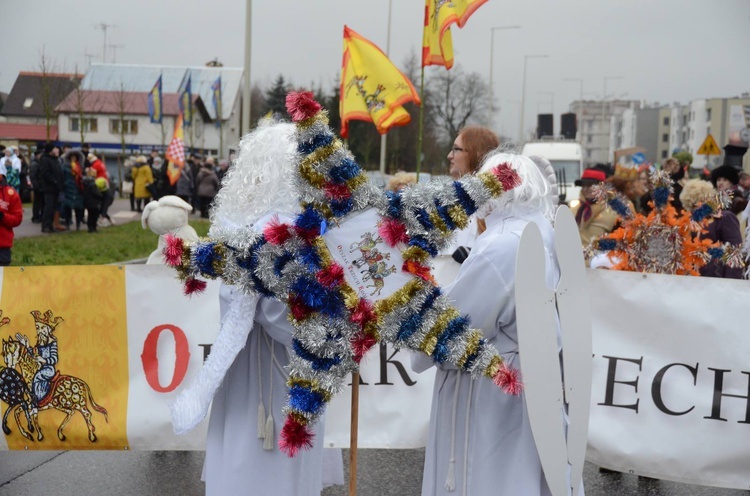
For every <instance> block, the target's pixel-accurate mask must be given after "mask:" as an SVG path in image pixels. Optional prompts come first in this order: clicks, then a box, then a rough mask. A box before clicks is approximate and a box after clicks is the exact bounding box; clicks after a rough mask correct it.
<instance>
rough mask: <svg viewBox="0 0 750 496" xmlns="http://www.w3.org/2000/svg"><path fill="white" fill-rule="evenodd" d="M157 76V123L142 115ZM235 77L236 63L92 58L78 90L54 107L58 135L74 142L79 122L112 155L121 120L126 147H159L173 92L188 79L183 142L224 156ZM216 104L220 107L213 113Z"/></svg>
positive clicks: (170, 125)
mask: <svg viewBox="0 0 750 496" xmlns="http://www.w3.org/2000/svg"><path fill="white" fill-rule="evenodd" d="M159 77H161V78H162V106H163V115H164V118H163V119H162V124H161V125H160V124H152V123H151V122H150V119H149V115H148V94H149V92H150V91H151V89H152V88H153V86H154V84H155V83H156V81H157V79H158V78H159ZM219 77H220V78H221V100H220V102H218V105H214V91H213V88H212V87H213V86H214V83H215V82H216V81H217V80H218V79H219ZM241 80H242V69H241V68H231V67H174V66H152V65H130V64H92V65H91V67H90V68H89V70H88V71H87V72H86V75H85V77H84V78H83V81H82V82H81V85H80V91H75V92H73V93H71V94H70V95H68V97H67V98H66V99H65V101H63V102H62V103H61V104H60V105H58V107H57V110H58V112H59V122H58V127H59V136H60V138H59V139H60V140H61V141H71V142H73V143H76V142H80V140H81V137H80V134H81V133H80V129H81V126H83V127H84V130H85V133H84V134H85V141H86V142H87V143H89V145H90V146H91V147H92V148H94V149H96V150H100V151H102V152H104V153H105V154H108V155H115V154H118V153H120V151H121V150H122V135H121V133H120V126H122V128H123V129H124V130H125V147H126V149H127V150H128V151H127V153H142V152H147V151H150V150H152V149H157V150H163V149H164V147H165V145H169V141H170V139H171V138H172V133H173V129H174V121H175V119H176V117H177V115H178V114H179V105H178V95H179V94H181V93H182V92H183V91H184V89H185V87H186V86H187V84H188V82H190V88H191V94H192V96H193V104H194V105H193V106H194V108H193V117H194V119H193V122H192V124H191V125H190V126H186V127H185V128H184V133H185V145H186V146H187V147H188V148H189V149H194V150H195V151H199V152H202V153H204V154H211V155H217V156H220V157H226V156H228V150H229V149H230V148H233V147H235V145H236V143H237V142H238V141H239V138H240V136H239V133H240V89H241ZM217 106H218V107H219V108H220V110H221V115H220V116H218V118H217ZM121 121H122V124H121ZM219 123H220V125H219ZM163 133H165V134H163Z"/></svg>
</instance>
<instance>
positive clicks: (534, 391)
mask: <svg viewBox="0 0 750 496" xmlns="http://www.w3.org/2000/svg"><path fill="white" fill-rule="evenodd" d="M545 263H546V256H545V252H544V244H543V242H542V234H541V232H540V231H539V227H537V225H536V224H534V223H529V224H528V225H527V226H526V228H525V229H524V231H523V235H522V236H521V242H520V245H519V247H518V257H517V258H516V319H517V326H518V348H519V355H520V361H521V374H522V378H523V383H524V391H525V395H526V407H527V410H528V414H529V422H530V424H531V432H532V434H533V435H534V443H535V444H536V447H537V452H538V453H539V459H540V461H541V463H542V469H543V470H544V474H545V477H546V479H547V484H548V485H549V488H550V491H551V492H552V494H553V495H554V496H558V495H559V496H562V495H568V494H569V491H570V488H569V487H568V477H567V474H568V461H567V460H568V453H567V447H566V445H565V427H564V420H563V392H562V376H561V372H560V354H559V351H558V343H557V332H556V329H557V308H556V304H555V293H554V291H552V290H551V289H549V288H548V287H547V284H546V281H545V273H546V270H545Z"/></svg>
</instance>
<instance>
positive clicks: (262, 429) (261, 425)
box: [258, 400, 266, 439]
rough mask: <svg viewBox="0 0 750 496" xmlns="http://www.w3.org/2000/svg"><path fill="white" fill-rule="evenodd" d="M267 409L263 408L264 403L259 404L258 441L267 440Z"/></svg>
mask: <svg viewBox="0 0 750 496" xmlns="http://www.w3.org/2000/svg"><path fill="white" fill-rule="evenodd" d="M265 418H266V408H265V407H264V406H263V401H262V400H261V402H260V403H258V439H265V438H266V424H265V422H266V421H265Z"/></svg>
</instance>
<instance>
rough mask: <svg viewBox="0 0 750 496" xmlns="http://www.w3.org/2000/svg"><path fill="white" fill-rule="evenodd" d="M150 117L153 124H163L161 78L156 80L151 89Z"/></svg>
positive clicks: (149, 101) (149, 99)
mask: <svg viewBox="0 0 750 496" xmlns="http://www.w3.org/2000/svg"><path fill="white" fill-rule="evenodd" d="M148 115H149V117H151V122H152V123H154V124H161V117H162V106H161V76H159V79H157V80H156V84H154V87H153V88H151V92H150V93H149V94H148Z"/></svg>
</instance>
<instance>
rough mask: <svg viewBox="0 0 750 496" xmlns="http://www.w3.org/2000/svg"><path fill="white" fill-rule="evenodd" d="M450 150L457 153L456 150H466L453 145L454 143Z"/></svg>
mask: <svg viewBox="0 0 750 496" xmlns="http://www.w3.org/2000/svg"><path fill="white" fill-rule="evenodd" d="M451 151H452V152H453V153H457V152H465V151H466V150H464V149H463V148H461V147H460V146H455V145H453V148H451Z"/></svg>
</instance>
